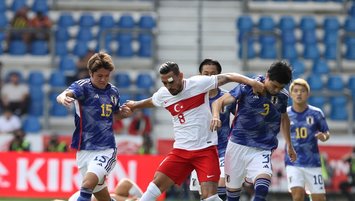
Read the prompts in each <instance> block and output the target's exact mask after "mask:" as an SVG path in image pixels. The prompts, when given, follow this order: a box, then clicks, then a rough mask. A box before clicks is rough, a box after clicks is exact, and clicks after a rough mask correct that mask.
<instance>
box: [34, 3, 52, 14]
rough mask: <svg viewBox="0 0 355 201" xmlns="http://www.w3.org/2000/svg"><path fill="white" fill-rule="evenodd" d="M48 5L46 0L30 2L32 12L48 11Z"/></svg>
mask: <svg viewBox="0 0 355 201" xmlns="http://www.w3.org/2000/svg"><path fill="white" fill-rule="evenodd" d="M48 10H49V7H48V1H46V0H34V2H33V4H32V11H33V12H42V13H48Z"/></svg>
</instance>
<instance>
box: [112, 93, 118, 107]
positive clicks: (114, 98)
mask: <svg viewBox="0 0 355 201" xmlns="http://www.w3.org/2000/svg"><path fill="white" fill-rule="evenodd" d="M117 102H118V101H117V97H116V96H115V95H111V103H113V105H117Z"/></svg>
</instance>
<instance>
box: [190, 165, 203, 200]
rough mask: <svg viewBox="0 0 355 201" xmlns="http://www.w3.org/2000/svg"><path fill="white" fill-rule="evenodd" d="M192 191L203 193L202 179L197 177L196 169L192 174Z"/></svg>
mask: <svg viewBox="0 0 355 201" xmlns="http://www.w3.org/2000/svg"><path fill="white" fill-rule="evenodd" d="M189 188H190V191H197V192H198V193H199V194H200V195H201V186H200V181H199V180H198V178H197V172H196V170H193V171H192V172H191V175H190V186H189Z"/></svg>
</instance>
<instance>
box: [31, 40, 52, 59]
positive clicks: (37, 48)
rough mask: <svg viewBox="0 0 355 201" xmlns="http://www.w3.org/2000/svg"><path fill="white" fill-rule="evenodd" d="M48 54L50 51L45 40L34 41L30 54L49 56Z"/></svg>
mask: <svg viewBox="0 0 355 201" xmlns="http://www.w3.org/2000/svg"><path fill="white" fill-rule="evenodd" d="M48 52H49V49H48V43H47V41H44V40H36V41H32V43H31V49H30V53H31V54H32V55H37V56H41V55H47V54H48Z"/></svg>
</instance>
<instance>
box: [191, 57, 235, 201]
mask: <svg viewBox="0 0 355 201" xmlns="http://www.w3.org/2000/svg"><path fill="white" fill-rule="evenodd" d="M198 70H199V72H200V75H207V76H211V75H218V74H221V72H222V66H221V64H220V63H219V62H218V61H217V60H213V59H205V60H203V61H202V62H201V64H200V66H199V69H198ZM225 93H227V91H226V90H223V89H221V88H215V89H212V90H210V91H209V103H210V106H211V104H212V103H213V101H215V100H217V99H218V98H219V97H221V96H222V95H223V94H225ZM234 112H235V104H230V105H227V106H226V107H225V108H224V109H223V111H222V112H221V113H220V118H221V121H222V126H221V128H219V129H218V130H217V135H218V144H217V150H218V157H219V167H220V170H221V176H220V179H219V182H218V191H217V192H218V196H219V197H220V198H221V199H222V200H226V185H225V181H224V154H225V151H226V148H227V143H228V136H229V130H230V115H231V114H233V115H234ZM190 180H191V181H190V190H191V191H200V188H201V187H200V185H199V182H198V179H197V174H196V171H193V173H192V174H191V179H190Z"/></svg>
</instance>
